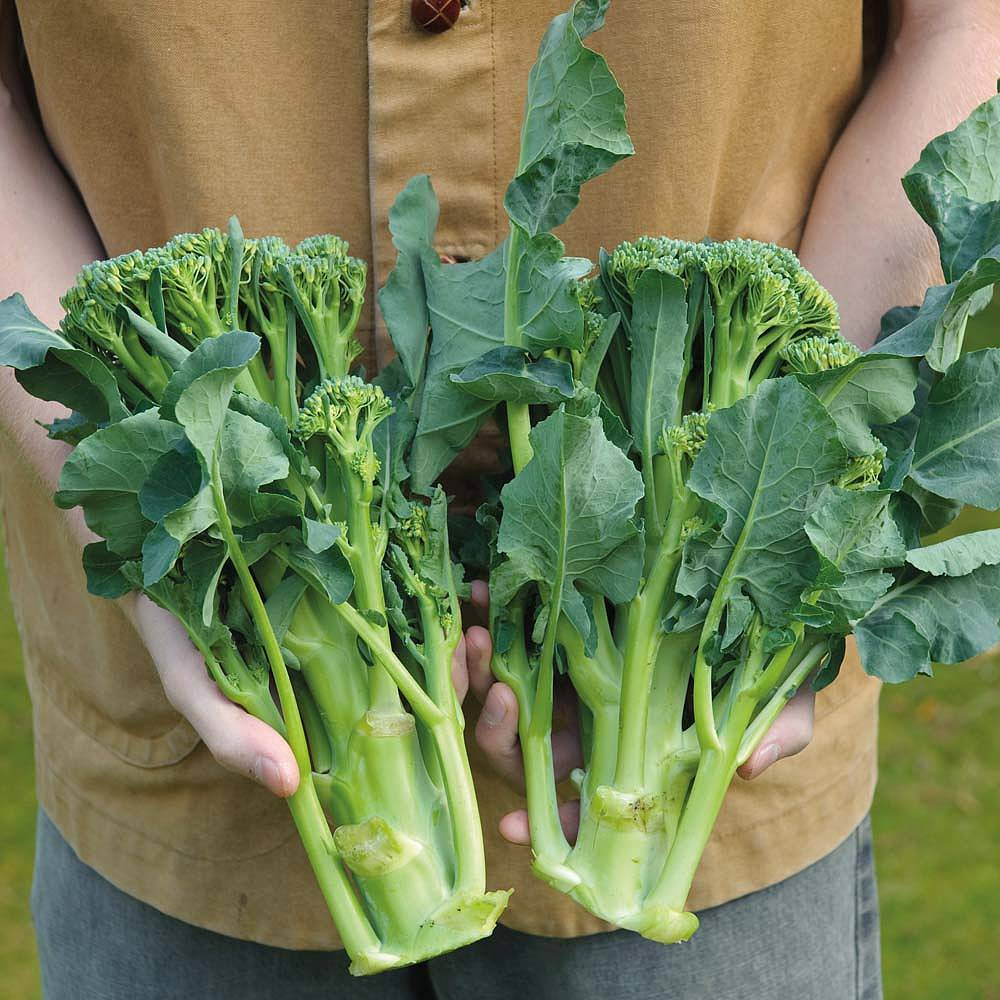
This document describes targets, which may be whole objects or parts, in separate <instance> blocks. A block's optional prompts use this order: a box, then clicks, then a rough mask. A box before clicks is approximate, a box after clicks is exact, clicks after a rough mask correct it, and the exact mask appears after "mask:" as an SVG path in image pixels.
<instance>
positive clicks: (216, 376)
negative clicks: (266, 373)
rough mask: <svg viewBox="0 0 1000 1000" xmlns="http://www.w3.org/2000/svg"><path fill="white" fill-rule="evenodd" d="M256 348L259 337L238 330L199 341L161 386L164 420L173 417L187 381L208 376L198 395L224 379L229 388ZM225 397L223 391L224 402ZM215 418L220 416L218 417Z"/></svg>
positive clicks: (161, 406) (258, 347) (188, 382)
mask: <svg viewBox="0 0 1000 1000" xmlns="http://www.w3.org/2000/svg"><path fill="white" fill-rule="evenodd" d="M259 350H260V337H258V336H257V335H256V334H254V333H247V332H245V331H242V330H237V331H234V332H232V333H225V334H223V335H222V336H221V337H213V338H212V339H211V340H204V341H202V342H201V343H200V344H199V345H198V346H197V347H196V348H195V349H194V350H193V351H192V352H191V353H190V354H189V355H188V356H187V357H186V358H185V359H184V362H183V363H182V364H181V366H180V367H179V368H178V369H177V371H175V372H174V374H173V375H172V376H171V378H170V381H169V382H168V383H167V386H166V388H165V389H164V390H163V398H162V399H161V400H160V412H161V413H162V414H163V416H164V417H166V418H167V419H168V420H174V419H175V414H174V410H175V408H176V406H177V404H178V402H179V400H180V398H181V396H183V395H184V393H185V391H186V390H187V389H189V388H190V387H191V385H193V384H194V383H195V382H197V381H198V380H199V379H201V378H203V377H204V376H206V375H208V376H211V377H210V379H209V380H208V381H207V382H206V383H205V386H203V387H202V389H201V390H199V392H198V394H197V395H199V396H201V395H202V394H203V393H204V392H205V391H206V388H207V387H208V386H215V385H219V386H222V385H225V384H227V383H230V389H229V392H231V391H232V387H231V383H235V381H236V378H237V377H238V376H239V373H240V372H241V371H242V370H243V369H244V368H245V367H246V365H247V363H248V362H249V361H250V359H251V358H252V357H253V356H254V355H255V354H256V353H257V352H258V351H259ZM209 393H210V395H212V396H213V397H214V390H209ZM228 399H229V395H228V392H227V394H226V404H227V405H228ZM218 419H219V420H221V417H220V418H218ZM192 443H193V442H192Z"/></svg>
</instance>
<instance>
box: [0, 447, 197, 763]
mask: <svg viewBox="0 0 1000 1000" xmlns="http://www.w3.org/2000/svg"><path fill="white" fill-rule="evenodd" d="M4 464H5V466H6V469H7V470H10V469H11V467H12V466H11V463H10V462H5V463H4ZM3 487H4V488H3V496H2V500H3V515H4V516H3V521H4V528H5V556H6V562H7V570H8V577H9V583H10V592H11V604H12V608H13V612H14V618H15V621H16V623H17V628H18V632H19V634H20V638H21V647H22V650H23V654H24V666H25V673H26V675H27V680H28V688H29V691H30V693H31V696H32V698H33V699H34V700H35V701H36V702H37V701H38V700H40V699H45V700H46V702H48V704H49V705H50V706H51V707H52V708H53V709H55V710H56V711H58V712H59V714H60V715H62V716H63V717H64V718H65V719H66V720H67V721H69V722H71V723H72V724H73V725H74V726H76V727H77V728H79V729H81V730H82V731H83V732H85V733H86V734H87V735H88V736H90V737H92V738H93V739H94V740H95V741H96V742H97V743H99V744H101V745H102V746H103V747H106V748H107V749H108V750H110V751H111V752H112V753H113V754H115V755H116V756H117V757H119V758H120V759H121V760H123V761H125V762H127V763H129V764H132V765H134V766H136V767H141V768H156V767H168V766H170V765H172V764H176V763H178V762H179V761H181V760H183V759H184V758H185V757H186V756H187V755H188V754H190V753H191V752H192V751H193V750H194V748H195V747H196V746H197V745H198V742H199V737H198V734H197V733H196V732H195V731H194V729H193V728H192V727H191V725H190V724H189V723H188V722H187V720H186V719H184V718H183V717H182V716H181V715H180V714H179V713H178V712H177V711H176V710H175V709H174V708H173V707H172V706H171V704H170V703H169V701H167V697H166V695H165V694H164V693H163V687H162V685H161V684H160V679H159V676H158V674H157V673H156V670H155V669H154V667H153V664H152V661H151V660H150V658H149V655H148V654H147V652H146V650H145V648H144V646H143V644H142V642H141V641H140V640H139V637H138V636H137V635H136V633H135V631H134V630H133V629H132V627H131V625H130V624H129V623H128V621H127V620H126V619H125V617H124V615H123V614H122V613H121V611H120V609H119V608H118V606H117V605H116V604H115V603H114V602H112V601H107V600H104V599H102V598H97V597H92V596H91V595H90V594H88V593H87V589H86V588H87V585H86V578H85V576H84V572H83V568H82V565H81V563H80V550H79V545H78V544H77V543H76V542H75V540H73V539H72V538H71V537H70V536H69V534H68V532H67V530H66V515H65V514H64V513H63V512H62V511H59V510H57V509H56V507H55V506H54V504H52V502H51V500H50V499H49V498H48V497H46V496H44V495H42V493H41V491H40V489H39V488H38V486H37V485H36V484H34V483H33V482H32V481H31V480H30V479H29V478H28V477H27V476H26V475H24V474H23V473H20V474H19V473H18V472H14V473H13V474H11V473H10V472H9V471H5V475H4V481H3Z"/></svg>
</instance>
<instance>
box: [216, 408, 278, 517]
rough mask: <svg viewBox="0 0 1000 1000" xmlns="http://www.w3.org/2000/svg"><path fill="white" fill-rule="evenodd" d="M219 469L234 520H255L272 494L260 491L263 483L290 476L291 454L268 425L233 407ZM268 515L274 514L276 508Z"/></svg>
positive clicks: (222, 444)
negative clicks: (289, 463) (265, 499)
mask: <svg viewBox="0 0 1000 1000" xmlns="http://www.w3.org/2000/svg"><path fill="white" fill-rule="evenodd" d="M219 473H220V477H221V479H222V489H223V492H224V494H225V497H226V507H227V508H228V510H229V516H230V517H231V518H232V520H233V523H234V524H235V525H237V526H240V525H243V524H252V523H254V522H255V521H257V520H259V519H260V512H261V506H262V499H261V498H262V497H263V496H268V497H270V496H273V494H261V493H260V492H259V491H260V487H262V486H266V485H268V484H269V483H274V482H277V481H278V480H282V479H285V478H286V477H287V476H288V458H287V456H286V455H285V451H284V449H283V448H282V446H281V442H280V441H278V439H277V438H276V437H275V436H274V434H273V433H272V432H271V429H270V428H269V427H265V426H264V425H263V424H260V423H258V422H257V421H256V420H254V419H252V418H251V417H248V416H246V415H245V414H243V413H237V412H236V411H235V410H230V411H229V412H228V413H227V414H226V418H225V421H224V423H223V428H222V438H221V445H220V448H219ZM283 499H284V498H283ZM265 502H267V501H265ZM289 513H291V509H290V510H289ZM268 516H274V511H273V509H269V511H268Z"/></svg>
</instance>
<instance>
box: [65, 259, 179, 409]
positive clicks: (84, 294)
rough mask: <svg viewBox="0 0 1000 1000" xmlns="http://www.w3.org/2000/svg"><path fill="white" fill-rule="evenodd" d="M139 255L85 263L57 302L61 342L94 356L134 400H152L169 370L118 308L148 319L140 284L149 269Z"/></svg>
mask: <svg viewBox="0 0 1000 1000" xmlns="http://www.w3.org/2000/svg"><path fill="white" fill-rule="evenodd" d="M142 257H143V255H142V254H126V255H124V256H123V257H117V258H114V259H112V260H106V261H98V262H97V263H94V264H88V265H86V267H84V268H83V270H81V272H80V274H79V275H78V276H77V282H76V284H75V285H74V286H73V287H72V288H70V289H69V291H67V292H66V294H65V295H64V296H63V297H62V298H61V299H60V304H61V305H62V307H63V309H64V310H65V311H66V315H65V316H64V317H63V320H62V322H61V324H60V327H61V329H62V332H63V334H64V335H65V337H66V339H67V340H69V341H70V343H72V344H75V345H76V346H77V347H81V348H83V349H84V350H92V351H94V352H95V353H97V354H99V355H100V356H101V358H102V359H103V360H104V361H105V362H106V363H108V364H109V366H110V367H111V369H112V371H113V372H114V373H115V376H116V378H118V382H119V385H120V387H121V389H122V391H123V393H124V394H125V395H126V397H128V398H130V399H131V400H132V401H133V402H138V401H139V398H141V397H142V396H143V395H145V396H148V397H150V398H153V399H156V398H157V397H158V395H159V394H160V393H161V392H162V391H163V388H164V387H165V386H166V384H167V379H168V378H169V377H170V369H169V368H168V367H167V366H165V365H164V363H163V362H162V361H160V360H159V359H158V358H156V357H154V356H153V355H152V354H151V353H150V352H149V351H148V350H147V349H146V347H145V345H144V344H143V343H142V341H141V340H140V338H139V336H138V334H137V333H136V332H135V330H134V329H133V327H132V324H131V323H130V322H129V321H128V318H127V317H126V315H125V314H124V311H123V309H122V307H123V306H128V307H129V308H131V309H133V310H134V311H135V312H137V313H138V314H139V315H140V316H142V318H143V319H146V318H147V316H149V315H151V313H150V309H149V305H148V300H147V298H146V295H145V287H144V285H143V282H144V281H146V280H148V275H149V269H148V268H145V267H144V266H143V260H142ZM143 275H145V277H143ZM147 321H148V320H147ZM123 373H124V377H123Z"/></svg>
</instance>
